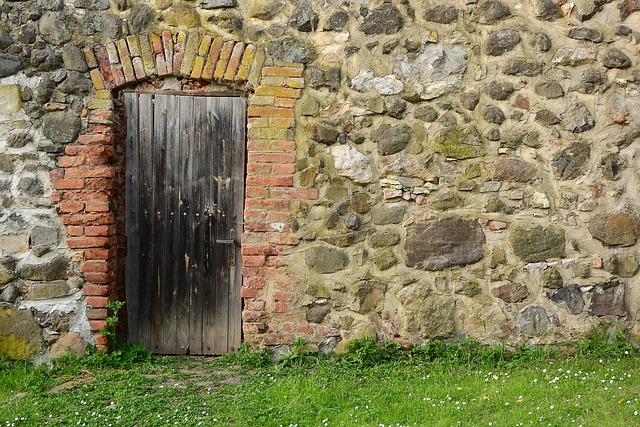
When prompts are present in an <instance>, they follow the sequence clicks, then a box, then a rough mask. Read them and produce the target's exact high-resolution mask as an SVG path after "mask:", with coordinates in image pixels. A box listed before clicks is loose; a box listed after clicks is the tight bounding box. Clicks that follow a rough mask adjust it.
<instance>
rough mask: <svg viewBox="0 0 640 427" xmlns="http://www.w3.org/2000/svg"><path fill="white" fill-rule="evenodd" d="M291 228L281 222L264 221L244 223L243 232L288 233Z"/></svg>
mask: <svg viewBox="0 0 640 427" xmlns="http://www.w3.org/2000/svg"><path fill="white" fill-rule="evenodd" d="M289 228H291V226H290V225H289V224H284V223H282V222H275V223H271V222H264V221H246V222H245V230H247V231H280V232H283V231H289Z"/></svg>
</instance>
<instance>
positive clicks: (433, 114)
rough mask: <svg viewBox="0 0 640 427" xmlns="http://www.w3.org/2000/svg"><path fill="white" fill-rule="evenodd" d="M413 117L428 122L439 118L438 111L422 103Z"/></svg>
mask: <svg viewBox="0 0 640 427" xmlns="http://www.w3.org/2000/svg"><path fill="white" fill-rule="evenodd" d="M478 100H480V98H478ZM413 117H415V118H416V119H418V120H422V121H425V122H427V123H432V122H435V121H436V120H437V119H438V112H437V111H436V110H435V108H433V107H432V106H430V105H421V106H420V107H418V108H416V109H415V111H414V112H413Z"/></svg>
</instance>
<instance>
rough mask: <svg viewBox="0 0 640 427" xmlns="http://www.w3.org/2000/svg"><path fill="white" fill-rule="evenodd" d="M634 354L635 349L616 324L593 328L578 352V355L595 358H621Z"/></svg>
mask: <svg viewBox="0 0 640 427" xmlns="http://www.w3.org/2000/svg"><path fill="white" fill-rule="evenodd" d="M634 353H635V348H634V347H633V345H632V344H631V342H630V341H629V338H628V337H627V335H626V334H625V333H624V332H623V331H622V330H621V329H620V327H619V326H618V325H617V324H613V325H610V326H607V325H606V324H602V325H599V326H597V327H595V326H594V327H593V328H592V329H591V330H590V331H589V333H588V334H587V335H586V337H585V339H584V341H583V342H582V343H581V345H580V348H579V350H578V354H579V355H582V356H596V357H622V356H627V355H630V354H634Z"/></svg>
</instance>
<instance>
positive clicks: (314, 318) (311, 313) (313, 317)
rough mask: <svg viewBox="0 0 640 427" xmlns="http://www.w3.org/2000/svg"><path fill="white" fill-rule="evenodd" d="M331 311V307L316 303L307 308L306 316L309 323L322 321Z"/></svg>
mask: <svg viewBox="0 0 640 427" xmlns="http://www.w3.org/2000/svg"><path fill="white" fill-rule="evenodd" d="M329 313H331V309H330V308H328V307H322V306H319V305H314V306H313V307H310V308H309V309H308V310H307V314H306V318H307V322H309V323H322V321H323V320H324V318H325V317H327V315H328V314H329Z"/></svg>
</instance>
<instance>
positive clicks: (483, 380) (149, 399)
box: [0, 331, 640, 427]
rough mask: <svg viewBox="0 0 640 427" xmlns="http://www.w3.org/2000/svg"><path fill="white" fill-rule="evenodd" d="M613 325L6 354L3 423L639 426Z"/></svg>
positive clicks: (629, 372)
mask: <svg viewBox="0 0 640 427" xmlns="http://www.w3.org/2000/svg"><path fill="white" fill-rule="evenodd" d="M601 333H602V331H595V332H594V333H593V334H592V336H590V337H589V338H588V339H587V340H585V341H584V342H582V343H577V344H576V345H574V346H572V347H570V348H569V350H570V351H567V349H564V351H559V350H554V349H551V348H544V349H541V348H520V349H516V350H515V351H514V350H507V349H506V348H504V347H502V346H494V347H485V346H481V345H479V344H478V343H476V342H473V341H464V342H462V343H454V344H445V343H442V342H439V341H432V342H428V343H427V344H426V345H425V346H421V347H412V348H411V349H409V350H402V349H400V348H399V346H397V345H394V344H387V345H385V346H377V345H375V343H373V341H371V340H361V341H356V342H355V343H353V344H352V345H351V346H350V348H349V349H350V353H349V354H347V355H345V356H341V357H336V356H333V355H330V356H328V357H325V358H319V357H318V356H317V355H316V354H315V353H313V352H311V351H310V350H309V349H307V348H306V346H305V345H304V343H303V342H301V341H299V342H297V343H296V344H295V345H294V346H293V349H292V352H291V354H290V355H288V356H286V357H284V358H283V359H282V360H281V361H280V362H279V363H277V364H273V363H270V362H269V361H268V354H267V353H266V352H264V351H256V350H252V349H250V348H247V347H243V348H241V349H240V350H239V351H238V352H237V353H235V354H233V355H230V356H226V357H219V358H198V357H191V358H180V357H158V356H151V355H149V354H147V353H145V352H144V351H142V350H141V349H140V348H137V347H133V348H128V349H122V350H120V351H118V352H115V353H113V354H111V355H107V356H102V355H96V354H89V355H88V356H86V357H84V358H66V359H63V360H61V361H59V362H57V363H55V364H54V365H50V366H39V367H35V366H33V365H31V364H30V363H28V362H25V361H18V362H12V363H9V362H6V361H5V362H4V363H1V364H0V426H14V425H15V426H44V425H52V426H76V425H80V426H83V425H85V426H140V427H141V426H163V425H167V426H168V425H180V426H197V425H202V426H218V425H220V426H281V425H282V426H305V427H306V426H377V427H379V426H385V427H387V426H396V427H397V426H489V425H493V426H525V425H536V426H580V425H582V426H595V425H597V426H622V425H639V424H640V415H638V414H639V412H640V402H639V401H638V396H640V358H639V357H638V352H637V351H636V350H635V349H634V348H633V347H631V346H630V345H629V343H628V342H627V341H626V340H625V339H624V337H623V336H621V335H619V334H616V335H614V336H613V337H609V338H606V337H605V335H604V334H601ZM605 338H606V339H605ZM568 353H571V355H568Z"/></svg>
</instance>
